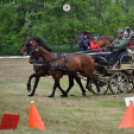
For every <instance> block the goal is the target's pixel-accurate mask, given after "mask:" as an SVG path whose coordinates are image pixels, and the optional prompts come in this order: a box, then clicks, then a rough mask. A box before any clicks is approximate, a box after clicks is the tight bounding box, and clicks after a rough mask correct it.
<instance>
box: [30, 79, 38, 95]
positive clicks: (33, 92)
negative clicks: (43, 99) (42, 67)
mask: <svg viewBox="0 0 134 134" xmlns="http://www.w3.org/2000/svg"><path fill="white" fill-rule="evenodd" d="M39 79H40V77H36V78H35V83H34V87H33V91H32V93H31V94H30V95H28V96H34V94H35V91H36V88H37V86H38V83H39Z"/></svg>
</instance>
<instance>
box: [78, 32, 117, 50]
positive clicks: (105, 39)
mask: <svg viewBox="0 0 134 134" xmlns="http://www.w3.org/2000/svg"><path fill="white" fill-rule="evenodd" d="M83 32H84V31H80V32H79V33H78V35H77V38H76V41H77V46H79V44H80V38H81V37H82V36H83ZM94 37H95V35H94V34H91V33H89V32H87V38H88V40H89V41H92V40H94ZM113 40H114V37H113V36H111V35H106V36H100V37H98V40H94V42H96V43H97V44H98V46H99V47H101V48H103V47H107V46H109V45H110V44H111V42H112V41H113Z"/></svg>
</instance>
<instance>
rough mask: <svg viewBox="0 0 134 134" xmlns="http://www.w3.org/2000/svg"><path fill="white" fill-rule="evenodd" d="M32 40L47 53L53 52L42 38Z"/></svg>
mask: <svg viewBox="0 0 134 134" xmlns="http://www.w3.org/2000/svg"><path fill="white" fill-rule="evenodd" d="M32 39H33V40H35V41H36V42H37V43H38V46H42V47H43V48H44V49H46V50H47V51H49V52H53V50H52V49H51V48H49V47H48V44H47V43H46V42H45V41H44V40H43V39H42V38H40V37H32Z"/></svg>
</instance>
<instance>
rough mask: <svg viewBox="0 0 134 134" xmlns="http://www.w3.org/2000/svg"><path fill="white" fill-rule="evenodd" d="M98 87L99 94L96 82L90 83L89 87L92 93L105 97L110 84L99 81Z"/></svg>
mask: <svg viewBox="0 0 134 134" xmlns="http://www.w3.org/2000/svg"><path fill="white" fill-rule="evenodd" d="M97 83H98V86H99V88H100V92H98V90H97V87H96V85H95V83H94V82H92V83H89V87H90V89H91V92H93V93H94V94H95V95H104V94H106V93H107V90H108V82H106V81H98V82H97Z"/></svg>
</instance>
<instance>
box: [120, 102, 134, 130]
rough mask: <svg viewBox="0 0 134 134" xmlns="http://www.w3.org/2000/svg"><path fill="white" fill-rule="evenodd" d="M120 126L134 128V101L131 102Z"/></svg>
mask: <svg viewBox="0 0 134 134" xmlns="http://www.w3.org/2000/svg"><path fill="white" fill-rule="evenodd" d="M119 128H134V108H133V102H131V103H130V104H129V107H128V108H127V110H126V113H125V115H124V117H123V119H122V121H121V123H120V126H119Z"/></svg>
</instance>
